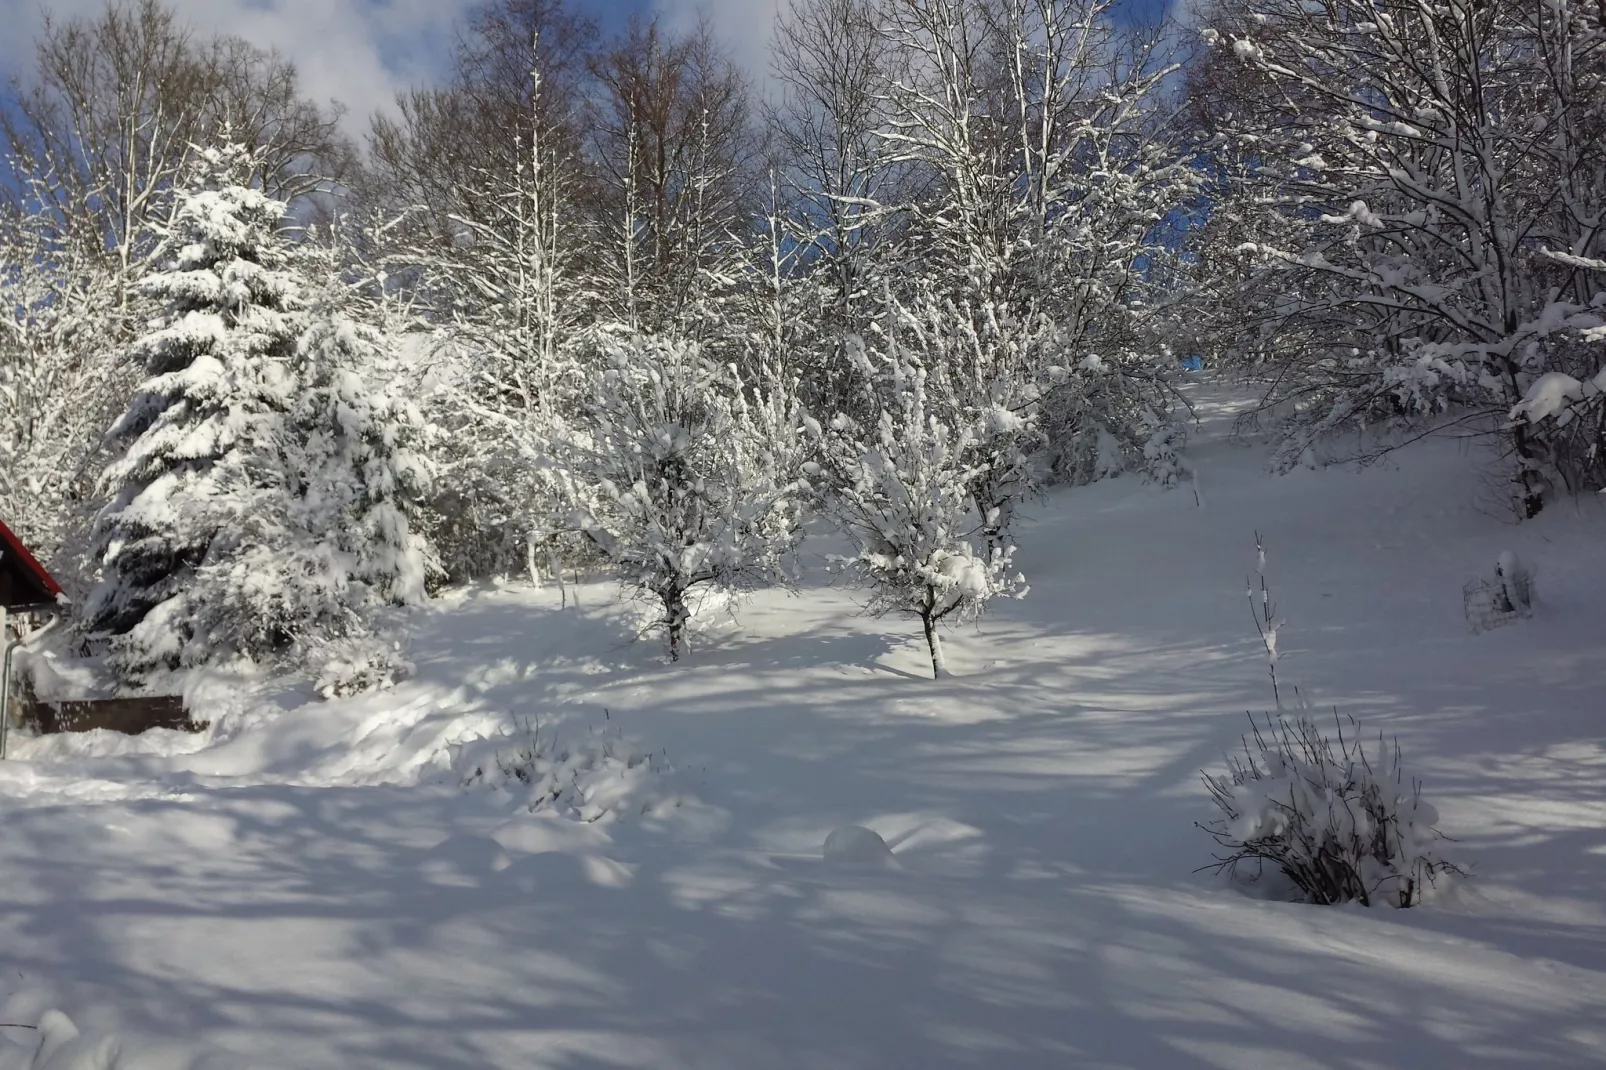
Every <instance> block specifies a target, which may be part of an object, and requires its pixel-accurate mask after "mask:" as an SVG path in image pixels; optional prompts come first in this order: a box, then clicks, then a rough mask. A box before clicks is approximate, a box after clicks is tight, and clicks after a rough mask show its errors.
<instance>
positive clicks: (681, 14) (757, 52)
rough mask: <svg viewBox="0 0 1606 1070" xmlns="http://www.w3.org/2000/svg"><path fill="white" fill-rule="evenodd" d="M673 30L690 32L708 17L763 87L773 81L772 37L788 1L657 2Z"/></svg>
mask: <svg viewBox="0 0 1606 1070" xmlns="http://www.w3.org/2000/svg"><path fill="white" fill-rule="evenodd" d="M653 2H654V6H655V8H656V10H657V11H658V12H659V14H660V15H662V16H663V18H664V24H665V25H666V26H668V27H670V28H671V29H677V30H686V29H690V28H692V27H694V26H696V25H697V20H698V18H699V17H702V16H707V18H708V22H709V25H711V26H712V27H713V29H714V33H715V34H716V35H717V36H718V37H719V38H720V40H722V41H724V42H725V44H727V45H729V46H730V48H731V51H732V53H733V54H734V56H735V59H736V61H737V62H738V63H740V64H741V65H742V66H743V67H745V68H747V71H748V73H749V74H750V75H752V77H753V81H754V82H755V83H756V84H758V85H760V86H763V85H765V83H766V82H768V80H769V72H770V53H769V48H770V37H771V35H772V34H773V32H774V28H775V19H776V17H777V16H778V15H779V14H780V11H781V4H782V3H783V2H784V0H653Z"/></svg>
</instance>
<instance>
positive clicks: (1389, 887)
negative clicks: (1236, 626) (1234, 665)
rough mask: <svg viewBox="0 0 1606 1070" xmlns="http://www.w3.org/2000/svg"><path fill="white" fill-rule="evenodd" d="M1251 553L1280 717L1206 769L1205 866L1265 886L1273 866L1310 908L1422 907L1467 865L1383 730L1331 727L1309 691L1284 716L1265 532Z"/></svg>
mask: <svg viewBox="0 0 1606 1070" xmlns="http://www.w3.org/2000/svg"><path fill="white" fill-rule="evenodd" d="M1255 550H1256V572H1257V574H1258V578H1259V583H1258V585H1257V584H1256V583H1255V581H1254V580H1253V579H1251V581H1250V583H1249V587H1248V594H1249V605H1250V612H1251V615H1252V616H1253V618H1254V621H1255V629H1256V631H1257V632H1258V633H1259V636H1260V642H1261V646H1262V648H1263V650H1264V652H1265V657H1266V665H1267V669H1268V672H1269V674H1270V678H1271V687H1272V694H1273V696H1274V697H1275V699H1276V701H1277V713H1276V714H1267V715H1266V717H1265V720H1264V723H1261V722H1258V721H1256V720H1255V719H1254V718H1253V717H1252V716H1251V717H1250V733H1249V734H1248V735H1246V736H1244V737H1242V742H1243V757H1242V758H1239V757H1237V756H1236V755H1229V756H1228V758H1227V771H1226V772H1225V773H1222V774H1211V773H1202V774H1201V776H1202V778H1203V780H1204V783H1205V787H1206V788H1207V789H1208V790H1209V792H1210V797H1211V799H1212V801H1213V802H1214V803H1215V805H1216V809H1217V810H1218V811H1219V812H1220V816H1218V817H1216V818H1214V819H1212V820H1210V821H1208V822H1204V823H1202V824H1200V825H1199V827H1200V828H1202V829H1204V830H1205V832H1207V833H1209V834H1210V836H1211V838H1212V839H1214V840H1215V841H1216V844H1217V846H1219V847H1220V848H1222V850H1223V852H1224V853H1221V854H1218V855H1216V862H1215V864H1214V865H1213V866H1207V867H1205V868H1207V869H1214V870H1216V871H1217V872H1226V873H1227V874H1229V875H1230V876H1232V877H1234V878H1237V879H1242V880H1248V881H1256V882H1258V881H1261V880H1263V879H1265V878H1266V877H1267V872H1266V870H1267V867H1268V866H1269V867H1270V868H1271V870H1272V873H1273V874H1274V875H1277V874H1280V875H1281V878H1282V879H1283V880H1285V881H1286V882H1287V884H1288V886H1289V890H1290V891H1291V893H1292V895H1293V897H1295V898H1298V899H1300V900H1302V901H1304V902H1307V903H1318V904H1332V903H1346V902H1351V901H1354V902H1359V903H1361V904H1363V905H1366V906H1371V905H1374V904H1387V905H1390V906H1398V907H1410V906H1416V905H1417V904H1419V903H1421V902H1422V899H1423V896H1424V895H1425V894H1426V893H1427V891H1428V890H1429V889H1431V888H1432V887H1433V885H1434V882H1435V880H1436V879H1437V878H1438V877H1439V876H1440V875H1442V874H1446V873H1451V874H1458V873H1460V872H1461V870H1460V869H1458V868H1457V867H1456V866H1455V865H1454V864H1453V863H1451V862H1448V861H1446V860H1445V859H1444V858H1442V857H1441V856H1440V855H1439V853H1438V848H1439V843H1440V841H1442V840H1443V839H1444V838H1445V837H1444V836H1443V835H1442V834H1441V833H1440V832H1439V831H1438V829H1437V828H1435V827H1434V826H1435V825H1436V824H1437V822H1438V820H1439V816H1438V812H1437V811H1435V810H1434V809H1433V807H1432V806H1430V805H1428V804H1427V803H1426V802H1423V801H1422V797H1421V785H1420V784H1419V783H1418V782H1417V781H1416V780H1415V779H1412V780H1410V781H1409V784H1408V786H1407V781H1406V779H1405V776H1404V773H1403V771H1402V769H1401V767H1400V750H1399V746H1398V744H1397V743H1395V744H1391V743H1390V742H1389V741H1387V740H1385V739H1384V738H1383V737H1382V736H1381V735H1379V736H1378V739H1377V743H1376V745H1375V746H1373V747H1371V748H1370V750H1369V749H1368V746H1367V744H1365V743H1363V742H1362V740H1361V737H1360V729H1359V726H1357V725H1356V723H1355V721H1354V719H1353V718H1350V719H1348V721H1347V723H1348V725H1349V729H1348V731H1347V732H1346V731H1345V724H1346V721H1345V720H1342V719H1340V718H1339V716H1338V712H1337V711H1336V710H1335V711H1334V712H1333V725H1334V731H1333V733H1332V734H1328V733H1327V732H1325V731H1324V730H1323V729H1322V727H1321V726H1320V725H1318V724H1317V723H1316V720H1315V718H1314V717H1313V716H1312V714H1311V709H1310V706H1309V704H1308V703H1307V702H1305V701H1304V700H1303V699H1302V698H1301V699H1298V700H1297V701H1296V703H1295V708H1294V709H1293V710H1292V711H1291V712H1288V713H1285V712H1284V709H1285V707H1284V704H1283V698H1282V692H1281V689H1280V686H1279V683H1278V677H1277V665H1278V662H1279V661H1280V660H1281V654H1280V652H1279V650H1278V646H1277V631H1278V628H1279V625H1280V623H1281V622H1280V621H1279V620H1278V618H1277V612H1276V608H1275V606H1274V604H1273V602H1272V598H1271V589H1270V586H1269V584H1268V583H1267V582H1266V552H1265V548H1264V545H1263V544H1262V542H1261V539H1260V535H1259V533H1256V535H1255ZM1296 694H1297V692H1296ZM1275 879H1276V877H1275V876H1274V877H1273V880H1275Z"/></svg>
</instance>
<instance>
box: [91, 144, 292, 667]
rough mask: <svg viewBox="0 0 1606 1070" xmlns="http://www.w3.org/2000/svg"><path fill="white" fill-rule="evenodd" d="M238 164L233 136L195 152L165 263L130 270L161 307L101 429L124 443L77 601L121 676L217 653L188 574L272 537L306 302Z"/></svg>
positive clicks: (271, 217) (272, 220) (265, 201)
mask: <svg viewBox="0 0 1606 1070" xmlns="http://www.w3.org/2000/svg"><path fill="white" fill-rule="evenodd" d="M249 168H250V158H249V155H248V154H247V153H246V151H245V150H244V149H242V148H240V147H238V146H229V147H225V148H221V149H211V150H206V151H203V152H201V153H199V154H197V158H196V161H195V164H194V166H193V169H192V173H191V175H190V182H189V184H188V186H187V188H186V189H185V190H184V191H182V192H181V193H180V195H179V198H178V204H177V207H176V210H175V212H174V217H173V221H172V223H171V225H170V226H169V228H168V232H167V234H166V235H165V236H164V244H165V246H166V250H165V253H166V255H165V257H164V259H166V261H167V264H168V267H167V269H166V270H163V271H159V272H157V273H155V274H153V275H151V276H149V277H148V278H146V279H145V280H144V281H143V282H142V283H141V285H140V290H141V292H142V293H143V294H144V295H145V296H146V297H149V298H151V299H154V300H156V301H158V302H160V303H161V304H162V305H163V306H165V307H164V309H163V311H162V312H161V313H160V314H159V315H158V316H157V317H156V318H155V319H154V320H153V321H152V329H151V330H150V331H149V332H148V333H147V334H145V335H144V336H142V337H141V338H139V339H138V340H137V341H136V342H135V343H134V345H133V347H132V349H133V351H132V354H131V355H132V356H133V357H134V358H135V359H136V360H139V361H142V362H143V364H144V366H145V369H146V371H147V373H148V375H149V378H147V379H146V380H145V382H144V383H142V384H141V385H140V386H139V388H138V389H137V390H136V391H135V393H134V396H133V398H132V400H131V401H130V403H129V405H128V407H127V409H126V410H125V411H124V413H123V415H122V416H121V417H120V418H119V419H118V420H117V422H116V423H115V424H114V425H113V427H112V429H111V433H110V438H111V440H112V442H113V443H114V444H115V447H120V449H121V453H120V455H119V456H118V457H117V458H116V459H115V460H114V461H112V463H111V464H110V465H108V466H107V468H106V471H105V473H104V475H103V477H102V479H103V486H104V489H105V490H106V492H107V493H108V495H109V500H108V502H107V504H106V505H105V507H104V508H103V509H102V510H101V514H100V518H99V520H98V522H97V525H96V537H97V552H98V556H99V557H100V561H101V567H102V577H101V581H100V584H99V585H98V587H97V588H96V590H95V591H94V592H93V594H92V595H91V597H90V600H89V604H88V606H87V607H86V616H87V622H86V623H87V627H88V629H89V630H90V631H91V632H93V633H99V634H103V635H109V636H111V637H112V664H113V667H114V668H115V669H116V670H117V671H118V673H119V675H121V676H123V677H124V678H125V679H131V680H139V679H141V678H143V677H144V676H146V675H147V674H148V673H150V672H151V671H153V670H157V669H160V668H164V667H169V668H170V667H176V666H178V665H179V664H181V663H186V664H187V663H194V662H196V661H200V660H206V659H208V658H209V657H211V656H212V655H214V654H215V653H216V652H217V651H216V646H217V643H218V642H219V641H220V640H222V639H223V638H224V637H222V636H217V635H209V634H206V630H207V629H206V628H205V626H204V623H203V619H202V615H201V614H200V613H198V612H197V610H198V603H199V602H200V600H201V599H202V597H203V592H202V591H201V590H200V589H199V586H200V585H199V582H198V581H199V580H200V579H201V573H202V571H203V570H211V573H212V578H213V579H214V580H216V579H221V577H220V576H218V575H217V571H218V566H219V565H221V564H223V563H225V562H227V561H228V560H230V559H231V558H235V559H238V558H239V557H241V556H243V555H244V554H246V553H247V552H248V551H249V550H250V548H251V547H252V546H253V544H259V543H260V542H261V541H263V540H264V539H266V538H268V537H270V535H271V532H270V531H268V530H264V528H265V527H266V528H271V527H274V526H276V525H274V523H273V520H272V519H271V517H272V516H273V514H274V513H282V510H279V509H274V508H272V506H273V505H276V504H277V501H278V500H280V499H282V497H283V495H284V494H285V491H286V487H285V477H286V469H285V466H284V464H283V458H282V455H281V453H280V449H279V447H280V446H281V444H282V439H283V432H284V419H285V414H286V411H287V409H288V406H289V403H290V397H291V394H292V385H293V362H294V358H295V353H296V343H297V339H298V338H299V336H300V334H301V331H302V329H303V325H304V315H303V312H302V310H301V307H300V305H301V302H300V299H299V290H300V287H299V284H298V280H297V278H296V276H295V275H294V274H293V273H292V272H291V271H290V270H289V264H288V257H287V251H286V249H285V248H284V245H283V241H282V239H281V237H280V235H279V223H280V220H281V218H282V217H283V214H284V205H283V204H282V203H281V202H279V201H277V200H274V199H273V198H272V197H269V196H268V195H267V194H265V193H263V192H262V191H260V190H256V189H252V188H250V187H249V186H247V185H244V184H243V183H242V181H241V180H240V179H241V176H243V175H246V174H248V173H249ZM214 593H215V592H214ZM265 630H266V631H268V632H269V633H271V632H272V631H273V629H272V628H271V626H267V627H266V628H265ZM261 638H264V639H267V640H269V641H270V642H273V641H278V640H280V639H281V638H282V637H279V636H274V635H271V634H270V635H268V636H264V637H261ZM246 645H251V646H254V645H256V644H255V643H250V644H246ZM240 652H242V653H244V652H246V651H245V650H241V651H240Z"/></svg>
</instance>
